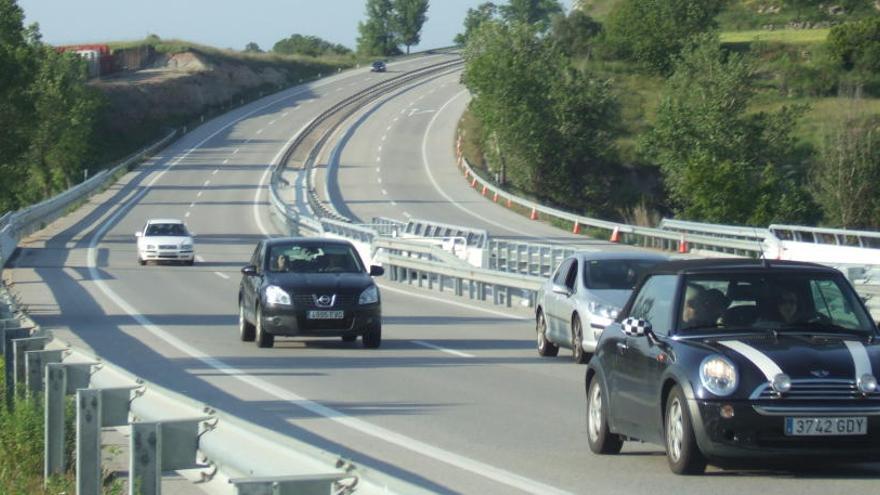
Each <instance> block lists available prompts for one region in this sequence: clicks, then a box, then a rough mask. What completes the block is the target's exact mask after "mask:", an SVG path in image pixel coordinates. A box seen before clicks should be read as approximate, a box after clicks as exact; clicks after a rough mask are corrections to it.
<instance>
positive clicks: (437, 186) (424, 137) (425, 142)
mask: <svg viewBox="0 0 880 495" xmlns="http://www.w3.org/2000/svg"><path fill="white" fill-rule="evenodd" d="M467 92H468V90H466V89H464V90H462V91H460V92H458V93H456V95H455V96H453V97H452V98H450V99H449V100H448V101H447V102H446V103H444V104H443V106H441V107H440V109H439V110H437V113H435V114H434V117H433V118H432V119H431V122H429V123H428V127H426V128H425V134H423V135H422V165H424V167H425V173H426V174H428V179H429V180H430V181H431V184H432V185H433V186H434V189H436V190H437V192H439V193H440V195H441V196H443V197H444V198H445V199H446V201H449V203H450V204H451V205H453V206H455V207H456V208H458V209H459V210H461V211H463V212H465V213H467V214H468V215H470V216H472V217H474V218H478V219H480V220H481V221H483V222H486V223H488V224H490V225H494V226H496V227H498V228H499V229H503V230H506V231H508V232H513V233H515V234H519V235H522V236H526V237H528V238H530V239H537V237H536V236H535V235H534V234H530V233H528V232H523V231H521V230H517V229H512V228H510V227H508V226H507V225H504V224H502V223H499V222H495V221H493V220H489V219H488V218H486V217H483V216H481V215H477V214H476V213H474V212H473V211H471V210H469V209H467V208H465V207H464V206H462V205H460V204H459V203H458V202H457V201H455V200H454V199H452V197H451V196H450V195H449V194H447V193H446V191H444V190H443V189H442V188H441V187H440V184H438V183H437V180H436V179H435V178H434V174H433V173H431V165H430V163H429V161H428V136H429V135H430V134H431V129H432V128H433V127H434V123H435V122H437V118H438V117H440V115H441V114H443V111H444V110H446V107H448V106H449V105H450V104H451V103H452V102H454V101H455V100H457V99H458V98H460V97H461V95H464V94H467Z"/></svg>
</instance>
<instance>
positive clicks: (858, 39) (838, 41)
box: [827, 16, 880, 74]
mask: <svg viewBox="0 0 880 495" xmlns="http://www.w3.org/2000/svg"><path fill="white" fill-rule="evenodd" d="M827 43H828V47H829V50H830V51H831V53H832V56H833V57H834V58H835V59H836V60H837V61H838V62H839V63H840V65H841V66H842V67H843V68H844V69H846V70H855V71H859V72H864V73H867V74H870V73H876V72H878V71H880V16H873V17H867V18H865V19H862V20H859V21H856V22H847V23H844V24H840V25H837V26H834V27H833V28H832V29H831V32H830V33H829V34H828V41H827Z"/></svg>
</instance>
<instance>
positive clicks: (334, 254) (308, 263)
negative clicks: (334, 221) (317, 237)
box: [267, 244, 364, 273]
mask: <svg viewBox="0 0 880 495" xmlns="http://www.w3.org/2000/svg"><path fill="white" fill-rule="evenodd" d="M268 263H269V266H268V267H267V268H268V270H269V271H270V272H276V273H278V272H291V273H361V272H364V267H363V265H362V264H361V261H360V258H359V257H358V256H357V253H355V252H354V250H353V249H352V248H351V247H350V246H346V245H344V244H326V245H323V246H316V245H314V244H305V245H300V244H279V245H276V246H272V248H271V249H270V250H269V256H268Z"/></svg>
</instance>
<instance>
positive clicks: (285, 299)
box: [266, 285, 291, 306]
mask: <svg viewBox="0 0 880 495" xmlns="http://www.w3.org/2000/svg"><path fill="white" fill-rule="evenodd" d="M266 302H267V303H269V304H278V305H280V306H290V305H291V302H290V294H288V293H287V292H285V290H284V289H282V288H281V287H278V286H277V285H270V286H269V287H266Z"/></svg>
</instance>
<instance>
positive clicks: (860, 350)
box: [702, 334, 880, 380]
mask: <svg viewBox="0 0 880 495" xmlns="http://www.w3.org/2000/svg"><path fill="white" fill-rule="evenodd" d="M702 343H703V344H704V345H706V346H708V347H709V348H711V349H713V350H714V351H715V352H717V353H719V354H723V355H725V356H727V357H728V358H730V359H731V360H732V361H733V362H735V363H736V364H737V365H738V366H739V367H740V368H742V367H744V366H747V367H754V368H756V369H757V371H759V372H760V373H761V374H763V375H765V376H766V375H770V374H772V370H774V369H775V368H774V366H775V367H776V368H778V369H779V370H781V372H782V373H785V374H787V375H788V376H790V377H791V378H792V379H817V378H828V379H835V378H838V379H849V380H854V379H857V378H858V377H857V376H856V374H857V363H858V369H859V370H861V371H862V372H864V371H865V365H866V364H867V367H868V370H870V372H872V373H875V372H876V371H877V368H878V366H877V365H878V362H880V345H878V344H876V343H874V344H868V343H865V341H864V340H859V339H855V338H837V337H812V336H808V335H785V334H780V335H779V336H778V337H773V336H772V335H767V336H754V337H749V336H744V337H733V338H718V339H709V340H704V341H703V342H702ZM865 358H867V359H865ZM767 378H768V379H772V376H767Z"/></svg>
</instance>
